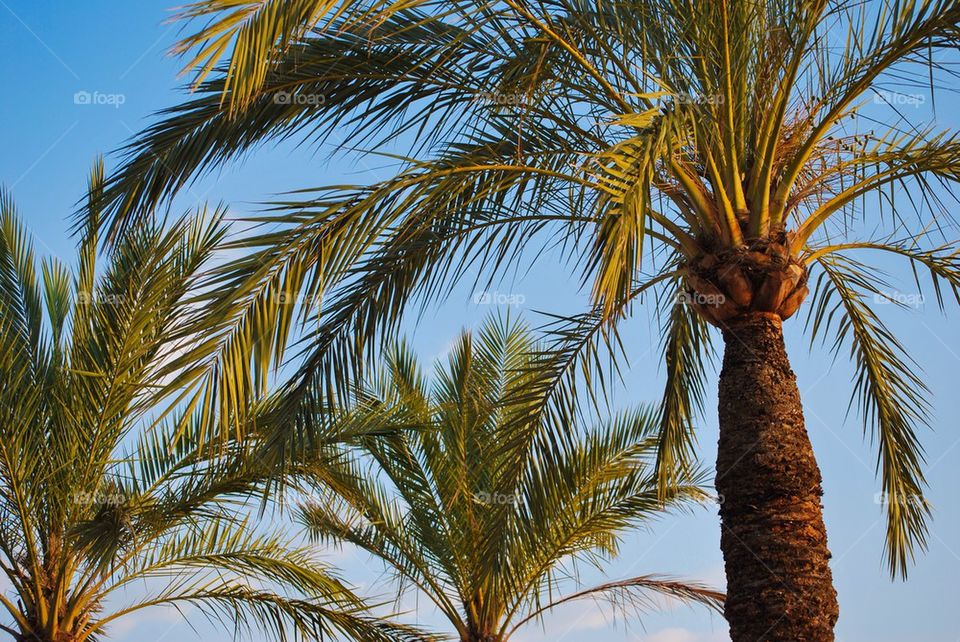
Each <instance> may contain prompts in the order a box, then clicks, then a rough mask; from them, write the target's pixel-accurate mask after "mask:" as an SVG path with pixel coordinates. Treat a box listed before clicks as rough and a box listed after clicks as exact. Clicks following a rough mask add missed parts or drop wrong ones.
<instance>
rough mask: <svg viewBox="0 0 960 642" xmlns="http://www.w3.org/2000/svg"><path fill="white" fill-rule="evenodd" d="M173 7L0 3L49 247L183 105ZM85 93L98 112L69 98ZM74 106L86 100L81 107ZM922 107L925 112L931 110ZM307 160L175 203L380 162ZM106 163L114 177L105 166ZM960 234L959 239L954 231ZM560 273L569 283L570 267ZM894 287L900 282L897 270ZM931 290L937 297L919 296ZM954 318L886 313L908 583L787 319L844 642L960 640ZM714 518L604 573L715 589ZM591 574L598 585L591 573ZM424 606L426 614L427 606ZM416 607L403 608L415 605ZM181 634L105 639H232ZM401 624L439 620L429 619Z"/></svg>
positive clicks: (556, 277) (266, 192)
mask: <svg viewBox="0 0 960 642" xmlns="http://www.w3.org/2000/svg"><path fill="white" fill-rule="evenodd" d="M174 4H175V2H174V1H173V0H136V1H129V0H127V1H122V0H87V1H85V2H51V3H45V2H36V1H35V0H0V42H2V47H3V49H2V54H3V55H2V57H0V86H2V87H3V91H2V93H0V141H2V143H0V148H2V154H0V183H2V184H3V185H5V186H7V187H8V188H11V189H12V190H13V192H14V196H15V198H16V200H17V202H18V204H19V208H20V212H21V215H22V216H23V218H24V220H25V221H26V222H27V224H28V225H29V227H30V228H31V229H32V231H33V233H34V235H35V238H36V241H37V245H38V249H39V250H40V251H42V252H46V253H50V254H56V255H60V256H64V257H66V258H67V259H70V258H71V257H72V251H73V240H72V239H71V238H70V237H69V234H68V231H67V227H68V223H67V217H68V216H69V214H70V213H71V212H72V211H73V209H74V207H75V204H76V202H77V201H78V199H80V198H81V196H82V194H83V187H84V183H85V180H86V175H87V172H88V170H89V167H90V164H91V163H92V161H93V159H94V158H95V157H96V155H97V154H100V153H107V154H109V152H111V151H112V150H115V149H117V148H118V147H119V146H120V145H121V144H122V143H123V142H124V141H125V140H126V139H127V138H128V137H130V136H131V135H132V134H134V133H135V132H136V131H137V130H138V129H140V128H141V127H142V126H143V125H144V124H146V123H147V122H149V117H150V114H151V113H152V112H154V111H155V110H157V109H160V108H162V107H165V106H168V105H171V104H174V103H176V102H177V101H179V100H181V99H182V98H183V93H182V91H181V85H182V80H181V79H178V78H177V71H178V62H177V61H176V60H174V59H171V58H169V57H168V56H166V50H167V49H168V47H169V46H170V45H171V44H172V43H173V42H174V40H175V38H176V36H177V30H178V26H176V25H170V24H165V21H166V20H167V18H168V17H169V16H170V12H169V7H170V6H172V5H174ZM77 92H88V93H89V94H90V95H91V96H93V99H92V100H91V101H90V102H91V103H94V104H77V102H76V101H75V94H77ZM937 99H938V101H940V102H938V114H937V115H938V124H939V125H940V126H942V127H953V128H956V127H957V126H958V122H960V118H958V115H957V108H958V107H960V104H958V102H957V100H956V99H955V98H954V99H952V100H951V99H950V98H949V97H941V96H940V95H938V96H937ZM80 102H82V100H81V101H80ZM929 106H930V105H929V103H928V104H926V105H925V106H924V107H923V109H929ZM314 151H315V150H306V149H296V148H293V147H292V146H290V145H284V146H281V147H273V146H267V147H265V148H263V149H261V150H258V151H257V152H255V153H254V154H252V155H250V157H249V158H247V159H245V161H244V162H243V163H238V164H234V165H231V166H230V167H229V168H227V169H225V170H224V171H222V172H220V173H219V174H217V175H215V176H212V177H209V178H207V179H204V180H202V181H200V182H199V183H198V184H197V185H195V186H194V187H192V188H191V189H190V190H189V191H188V192H187V193H185V194H183V195H182V196H181V197H180V198H179V199H178V201H177V204H178V206H182V207H184V208H187V207H192V206H194V205H195V204H196V203H198V202H201V201H204V200H206V201H209V202H211V203H217V202H221V201H222V202H225V203H228V204H230V206H231V209H232V211H233V212H234V213H236V214H243V213H249V212H253V211H255V210H256V202H258V201H260V200H263V199H265V198H268V197H269V196H270V195H271V194H275V193H278V192H282V191H284V190H287V189H293V188H298V187H305V186H318V185H323V184H332V183H342V182H366V181H372V180H376V179H378V178H383V176H381V175H380V174H381V173H382V172H379V171H378V169H377V167H376V166H375V164H374V163H370V164H364V163H362V162H361V163H357V164H356V165H353V164H344V163H343V162H342V161H336V162H333V163H328V162H326V161H325V160H324V158H325V157H324V156H323V155H322V154H316V153H313V152H314ZM115 166H116V162H115V161H114V162H113V163H111V162H110V157H109V156H108V170H109V168H110V167H115ZM957 236H958V234H957V233H956V230H954V238H957ZM899 267H900V269H899V270H898V271H897V272H896V273H894V277H893V282H894V284H895V285H896V286H897V288H898V291H899V292H901V293H905V294H913V293H915V292H916V287H915V286H914V285H913V283H912V281H911V280H910V278H909V274H908V273H907V271H906V270H905V269H903V268H904V266H902V265H901V266H899ZM567 272H572V270H569V271H567ZM564 273H565V271H564V270H558V269H556V267H555V266H554V265H553V261H552V260H547V261H544V262H543V263H541V264H539V265H538V266H535V267H534V268H533V269H532V270H531V271H529V272H528V273H525V274H523V275H522V276H520V277H518V278H517V279H515V280H512V281H511V282H509V283H502V284H497V286H496V290H497V291H498V292H500V293H504V294H513V295H522V296H515V297H514V298H513V299H512V301H514V302H517V301H520V300H522V304H518V305H516V306H514V307H516V308H517V311H518V312H521V313H523V314H524V315H526V317H527V318H529V319H530V321H531V322H532V323H534V324H536V323H538V321H539V320H538V318H537V315H536V314H535V312H534V311H535V310H547V311H553V312H574V311H578V310H581V309H582V308H583V303H584V297H583V296H582V294H577V291H578V290H577V282H576V281H575V280H568V279H566V278H565V277H564V276H563V274H564ZM898 276H899V277H902V278H897V277H898ZM473 294H474V292H473V291H472V288H467V287H464V288H461V289H460V290H458V291H457V292H456V293H454V295H453V296H452V297H451V298H450V300H449V301H448V302H447V303H446V304H444V305H443V306H440V307H438V308H437V309H436V310H435V311H434V310H431V311H430V312H428V313H427V314H425V315H424V316H423V317H422V318H421V319H420V321H419V327H414V326H413V325H411V328H410V329H411V332H412V333H413V336H414V340H415V345H416V346H417V349H418V351H419V352H420V353H421V354H422V355H423V358H424V359H432V358H436V357H438V356H440V355H442V354H443V353H444V352H445V351H446V349H447V346H448V345H449V344H450V342H451V341H452V339H453V338H454V337H455V335H456V334H457V332H458V331H459V330H460V329H462V328H464V327H470V326H473V325H476V324H477V323H479V322H480V320H482V318H483V316H484V315H485V314H486V313H487V312H489V311H490V306H483V305H477V304H475V303H474V297H473ZM928 294H929V293H928ZM958 312H960V311H958V310H956V306H954V307H953V308H948V313H949V314H950V315H951V317H952V321H948V320H946V319H945V318H944V317H943V316H942V315H941V314H940V313H939V311H938V310H937V308H936V306H935V305H934V304H932V303H929V302H928V303H926V304H920V305H918V306H917V309H916V310H912V311H910V312H909V313H905V312H899V311H895V310H893V306H886V308H885V309H881V313H883V314H884V318H885V319H886V320H888V321H889V322H890V323H891V325H892V327H893V328H894V329H895V330H896V331H897V332H898V333H899V336H901V337H902V339H903V341H904V343H905V344H906V345H907V347H908V349H909V351H910V355H911V356H912V357H913V358H914V359H916V360H917V361H918V362H919V363H920V364H922V366H923V368H924V373H925V374H924V377H925V380H926V381H927V382H928V385H929V386H930V388H931V390H932V393H933V399H932V402H933V408H934V413H933V422H932V424H933V425H932V429H931V430H928V431H924V432H923V434H922V441H923V443H924V445H925V446H926V449H927V453H928V460H929V465H928V466H927V472H928V478H929V482H930V486H931V489H930V493H929V498H930V500H931V501H932V503H933V505H934V521H933V523H932V525H931V534H930V550H929V551H928V552H927V553H926V554H925V555H923V556H922V557H920V559H919V560H918V561H917V563H916V564H915V566H914V567H913V568H912V569H911V574H910V580H909V582H908V583H903V582H891V581H890V579H889V576H888V574H887V571H886V569H885V567H884V565H883V563H882V560H881V551H882V546H883V536H884V523H883V512H882V507H881V506H880V505H879V504H878V503H877V502H876V499H875V497H876V495H877V493H878V491H879V483H878V481H877V480H876V477H875V451H874V449H873V448H872V447H871V445H870V444H869V443H868V441H865V440H864V437H863V429H862V423H861V421H860V419H859V418H858V417H856V416H855V415H850V416H848V415H847V406H848V401H849V396H850V391H851V381H850V380H851V368H850V367H849V364H848V363H846V362H845V361H844V357H845V354H841V355H840V356H841V358H840V359H839V360H838V361H836V362H834V361H833V359H832V357H831V355H830V354H829V350H827V349H823V348H821V347H820V346H815V347H814V349H813V350H812V351H811V350H810V348H809V345H808V341H807V340H806V339H805V337H804V336H803V334H802V316H803V315H802V313H801V315H800V316H799V317H798V319H799V320H798V321H796V322H792V323H789V324H787V326H788V330H787V343H788V349H789V351H790V353H791V356H792V358H793V362H794V369H795V371H796V373H797V376H798V379H799V385H800V389H801V392H802V394H803V398H804V408H805V411H806V416H807V426H808V429H809V431H810V435H811V439H812V441H813V445H814V448H815V450H816V452H817V455H818V458H819V461H820V465H821V467H822V469H823V476H824V488H825V491H826V494H825V496H824V507H825V515H826V522H827V528H828V532H829V537H830V547H831V549H832V551H833V554H834V559H833V572H834V577H835V580H836V584H837V588H838V591H839V594H840V604H841V616H840V623H839V625H838V639H839V640H841V641H843V642H861V641H863V642H866V641H870V642H903V641H905V640H909V641H910V642H960V609H958V608H957V580H956V578H957V577H960V501H958V499H957V496H956V492H957V489H958V488H960V466H958V464H960V431H958V430H957V424H958V421H957V418H958V417H960V394H958V393H957V390H958V386H957V382H958V370H960V325H958V322H960V315H958V314H957V313H958ZM656 330H657V328H656V324H655V323H654V322H653V321H652V317H651V316H650V314H649V312H648V311H647V310H644V309H640V310H639V312H638V314H637V315H636V318H635V320H634V321H633V322H632V323H631V324H630V326H629V329H628V331H627V333H626V335H625V339H626V341H627V346H628V350H629V353H630V354H629V356H630V359H631V369H630V371H629V374H628V376H627V382H626V384H627V385H626V386H625V388H624V390H623V391H622V393H621V394H620V395H619V399H620V400H621V401H622V402H623V403H643V402H649V401H653V400H655V399H656V396H657V394H658V392H659V390H660V389H661V386H662V383H661V376H660V375H661V374H662V373H661V369H660V366H659V364H658V360H657V355H658V347H657V342H658V337H657V332H656ZM715 393H716V391H715V386H714V387H713V388H712V389H711V391H710V394H711V395H712V397H711V401H710V402H709V403H708V413H707V416H706V417H705V418H704V420H703V425H702V430H701V432H700V448H701V454H702V458H703V461H704V462H706V463H708V464H712V462H713V459H714V456H715V444H716V436H717V434H716V433H717V430H716V417H715V411H714V409H715V402H714V401H713V399H714V398H715ZM719 536H720V532H719V521H718V517H717V515H716V509H715V507H709V508H703V509H700V510H698V511H697V512H695V513H694V514H693V515H682V516H665V517H664V518H663V519H662V520H660V521H659V522H657V523H656V524H654V525H653V527H652V528H651V529H650V530H649V531H648V532H639V533H636V534H632V535H630V536H629V537H628V538H627V541H626V544H625V546H624V550H623V555H622V556H621V558H620V559H619V560H617V561H615V562H614V563H612V564H611V566H610V569H609V573H608V577H609V578H611V579H612V578H622V577H628V576H630V575H636V574H643V573H663V574H669V575H675V576H684V577H692V578H697V579H700V580H703V581H706V582H709V583H712V584H715V585H718V586H719V585H722V581H723V573H722V559H721V556H720V552H719ZM331 560H333V561H335V562H336V563H337V564H339V565H341V566H342V569H343V574H344V575H345V576H346V577H347V578H348V579H351V580H353V581H354V582H355V583H356V584H357V585H360V586H366V587H370V589H369V590H370V591H371V592H374V593H377V592H380V593H381V594H382V593H383V592H385V590H386V589H385V587H384V584H383V582H382V579H380V580H379V581H378V578H380V574H379V569H378V567H377V565H376V563H375V562H373V561H371V560H369V559H367V558H365V557H364V556H362V555H360V554H357V553H354V552H349V551H348V552H342V553H337V552H332V553H331ZM594 577H599V576H598V575H594ZM421 604H422V603H421ZM415 605H416V603H415V602H414V601H412V600H411V601H409V602H407V603H406V604H405V606H408V607H409V608H411V609H412V608H414V607H415ZM187 616H188V618H189V620H190V622H189V624H188V623H184V622H183V621H182V618H181V617H180V615H179V614H177V613H176V612H170V611H157V612H153V613H144V614H143V615H140V616H137V617H136V618H132V619H130V620H128V621H126V622H124V623H122V624H120V625H118V626H116V627H115V628H114V630H113V639H114V640H116V641H117V642H160V641H161V640H163V641H165V642H174V641H176V642H192V641H193V640H204V641H205V642H220V641H221V640H224V641H225V640H229V639H230V635H229V634H228V633H224V632H219V631H218V630H217V629H215V628H212V627H210V626H209V625H208V624H207V623H206V622H205V621H204V620H203V619H202V618H200V617H198V616H197V615H196V614H195V613H194V614H191V613H187ZM410 617H411V618H417V617H419V618H420V620H421V621H422V622H435V621H436V618H435V617H434V616H433V615H432V614H431V613H430V612H429V611H428V610H426V609H424V610H423V611H421V612H419V613H418V614H412V615H411V616H410ZM520 639H521V640H523V641H524V642H538V641H541V640H543V641H546V640H565V641H567V642H574V641H580V640H584V641H586V642H591V641H599V640H604V641H616V640H626V641H632V642H640V641H646V642H720V641H723V640H728V639H729V638H728V637H727V635H726V631H725V626H724V623H723V621H722V619H721V618H719V617H718V616H715V615H714V616H711V615H708V614H706V613H705V612H703V611H700V610H692V609H689V608H685V607H683V608H679V609H675V610H672V611H669V612H667V613H662V614H657V615H651V616H649V617H646V618H644V619H643V620H642V621H631V622H629V623H624V622H622V621H619V620H618V621H616V622H614V621H612V620H611V618H610V616H609V614H607V613H606V612H605V611H604V610H603V609H602V608H600V607H599V606H594V605H584V606H583V607H571V608H570V609H566V610H564V611H563V612H562V613H559V614H557V615H555V616H554V617H552V618H550V619H549V620H548V621H547V622H546V625H545V629H544V631H541V630H539V629H537V627H532V628H531V629H530V630H528V631H525V632H524V633H523V635H522V636H521V638H520Z"/></svg>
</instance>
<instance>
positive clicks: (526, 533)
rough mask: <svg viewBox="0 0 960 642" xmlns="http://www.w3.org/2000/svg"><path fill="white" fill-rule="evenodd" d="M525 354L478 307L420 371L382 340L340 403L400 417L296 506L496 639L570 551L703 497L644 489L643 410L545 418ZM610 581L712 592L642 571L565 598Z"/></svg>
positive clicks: (650, 479) (321, 528)
mask: <svg viewBox="0 0 960 642" xmlns="http://www.w3.org/2000/svg"><path fill="white" fill-rule="evenodd" d="M540 354H542V352H540V351H539V350H537V349H536V346H535V345H534V344H533V343H532V339H531V337H530V335H529V333H528V331H526V330H525V329H524V328H523V326H521V325H519V324H517V323H515V322H510V321H508V320H502V319H500V320H498V319H493V320H490V321H488V322H487V323H486V324H485V325H484V327H483V328H482V329H481V330H480V331H478V332H477V333H476V334H472V335H471V334H465V335H464V336H463V337H461V339H460V340H459V341H458V342H457V343H456V344H455V345H454V347H453V348H452V350H451V352H450V356H449V359H448V361H447V363H445V364H438V368H437V371H436V374H435V376H434V377H433V382H432V385H430V384H429V383H428V382H427V381H426V379H425V378H424V377H423V375H422V374H421V373H420V371H419V368H418V367H417V365H416V362H415V361H414V359H413V358H412V356H411V354H410V352H409V350H408V349H406V348H405V347H404V346H403V345H402V344H401V345H399V346H398V347H396V348H394V349H393V350H392V351H391V352H390V354H389V356H388V358H387V360H386V362H385V365H384V368H383V370H382V371H381V372H379V373H378V374H377V375H376V376H373V377H372V378H371V380H370V382H369V383H368V385H367V386H365V387H364V388H363V390H362V391H360V392H358V393H357V394H356V395H355V397H354V399H355V402H354V404H353V405H352V406H351V407H350V408H348V409H346V410H344V411H342V415H341V416H342V417H343V421H345V422H347V423H348V424H352V423H354V422H357V421H361V422H363V423H365V424H370V423H380V424H382V425H383V426H384V427H385V428H390V427H396V428H400V429H401V430H394V434H392V435H389V436H381V437H371V438H369V439H368V440H367V442H366V445H367V449H368V451H369V453H370V457H371V458H372V460H373V462H374V466H373V468H372V471H373V477H369V476H368V477H367V478H361V477H358V478H357V481H356V483H355V485H354V486H353V487H352V488H348V489H342V490H341V491H340V492H338V493H335V494H329V495H325V496H324V497H323V498H322V499H320V500H317V501H315V502H311V503H308V504H307V505H306V506H305V508H304V512H303V519H304V521H305V523H306V524H307V525H308V526H309V527H311V529H312V532H313V533H314V535H315V537H317V538H318V539H321V540H326V541H334V542H349V543H351V544H353V545H355V546H358V547H360V548H361V549H363V550H365V551H367V552H369V553H371V554H372V555H374V556H376V557H378V558H379V559H380V560H381V561H382V562H383V563H384V564H386V565H387V566H388V567H389V568H391V569H392V570H393V571H394V572H395V574H396V576H397V579H398V581H399V583H400V585H401V587H402V586H411V587H414V588H415V589H417V590H419V591H421V592H422V593H423V594H424V595H425V596H426V597H427V598H428V599H430V600H431V601H432V602H433V603H434V604H436V606H437V608H438V609H439V610H440V611H441V612H442V613H443V614H444V615H445V616H446V618H447V619H448V620H449V621H450V624H451V626H452V627H453V628H454V630H455V631H456V632H457V634H459V635H461V636H462V635H464V634H466V633H471V634H478V633H479V634H482V635H495V636H497V637H498V638H500V639H504V640H505V639H508V637H509V635H511V634H512V633H513V632H514V630H515V629H516V628H517V626H518V625H520V624H522V623H524V622H526V621H529V620H531V619H535V618H537V617H539V616H540V615H541V614H542V613H543V612H545V611H546V610H548V609H549V608H551V606H555V605H556V604H554V605H547V604H546V602H545V600H548V599H549V598H548V597H547V596H549V595H553V594H555V591H556V590H557V589H558V588H559V587H561V586H562V585H563V580H562V578H563V577H565V576H566V575H567V574H568V573H573V572H574V568H573V566H572V563H573V561H574V560H575V559H580V560H590V561H592V562H594V563H598V564H599V563H602V562H603V561H604V560H607V559H609V558H610V557H612V556H615V555H616V552H617V548H618V539H619V535H620V533H622V532H623V531H624V530H625V529H626V528H628V527H630V526H631V525H637V524H643V523H645V522H647V521H648V520H649V519H652V518H653V517H654V516H655V515H657V514H658V513H659V511H660V510H662V509H663V508H665V507H681V506H683V505H684V504H685V503H686V502H687V501H689V500H696V499H700V498H702V497H703V496H704V495H703V492H702V491H701V490H700V489H699V488H698V486H697V483H698V481H697V480H696V479H695V478H692V477H689V476H688V477H686V478H685V479H684V480H683V481H682V483H678V484H677V485H676V486H674V487H673V490H672V492H671V493H670V494H668V495H667V496H666V497H663V498H661V497H660V495H659V492H658V486H657V483H656V474H655V472H654V471H653V466H652V464H653V461H652V455H653V450H654V446H655V443H656V439H655V437H654V436H653V434H652V433H653V431H654V428H655V422H654V416H653V414H652V413H651V412H649V411H644V410H640V411H632V412H624V413H621V414H619V415H617V416H616V417H614V418H612V419H610V420H609V421H608V422H605V423H604V424H603V425H602V426H598V427H596V428H593V429H584V428H582V427H581V426H582V424H567V425H565V426H555V425H554V424H552V423H551V422H550V421H549V420H548V419H547V417H548V415H549V413H550V411H549V409H548V408H547V406H546V405H545V404H543V403H542V400H541V399H538V398H537V397H538V395H539V394H543V391H544V387H543V386H542V385H540V384H539V382H538V379H539V378H543V377H549V373H545V372H542V371H538V370H537V369H535V368H531V367H530V362H531V360H534V361H536V360H538V359H539V358H540V357H539V355H540ZM528 388H529V391H528ZM538 391H539V392H538ZM555 431H563V433H564V434H562V435H552V434H551V433H553V432H555ZM691 473H694V471H691ZM694 474H695V473H694ZM574 574H575V573H574ZM616 592H619V593H620V594H621V597H623V596H625V595H629V596H630V599H629V600H626V602H629V603H630V604H631V605H632V606H633V607H637V608H639V607H641V606H647V607H650V606H652V605H653V604H655V601H653V602H650V601H647V602H645V601H644V595H648V596H649V594H650V593H651V592H652V593H657V592H660V593H665V594H669V595H671V596H673V597H677V598H679V599H682V600H687V601H693V602H700V603H703V604H706V605H708V606H711V607H713V608H718V607H719V604H720V601H721V600H722V595H720V594H719V593H716V592H713V591H711V590H709V589H706V588H705V587H702V586H699V585H694V584H685V583H671V582H662V583H661V582H658V581H657V580H655V579H654V578H651V577H641V578H632V579H629V580H626V581H624V582H620V583H616V584H610V585H604V586H600V587H594V588H592V589H587V591H585V592H584V594H582V595H580V597H583V596H585V595H586V593H591V594H613V593H616ZM575 597H577V596H573V597H569V598H567V600H570V599H575ZM618 603H623V602H621V601H620V600H618Z"/></svg>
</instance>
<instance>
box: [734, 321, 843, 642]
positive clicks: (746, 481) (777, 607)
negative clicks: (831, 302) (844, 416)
mask: <svg viewBox="0 0 960 642" xmlns="http://www.w3.org/2000/svg"><path fill="white" fill-rule="evenodd" d="M723 336H724V343H725V351H724V357H723V370H722V372H721V375H720V390H719V397H720V442H719V449H718V453H717V481H716V487H717V493H718V494H719V496H720V498H721V504H720V517H721V524H722V526H721V528H722V533H721V540H720V546H721V549H722V550H723V558H724V562H725V564H726V575H727V602H726V607H725V615H726V619H727V621H728V623H729V624H730V637H731V639H732V640H733V642H761V641H763V642H774V641H775V642H827V641H832V640H833V639H834V636H833V627H834V625H835V624H836V621H837V617H838V615H839V607H838V605H837V593H836V591H835V590H834V588H833V578H832V575H831V573H830V566H829V560H830V551H829V550H827V533H826V529H825V528H824V525H823V511H822V507H821V504H820V496H821V495H822V494H823V491H822V490H821V486H820V481H821V478H820V469H819V468H818V467H817V462H816V459H815V458H814V456H813V449H812V448H811V446H810V439H809V438H808V437H807V431H806V428H805V426H804V422H803V408H802V406H801V404H800V392H799V390H798V389H797V383H796V377H795V376H794V374H793V371H792V370H791V369H790V362H789V360H788V358H787V352H786V349H785V347H784V343H783V330H782V326H781V320H780V317H779V316H778V315H776V314H770V313H754V314H748V315H745V316H743V317H740V318H739V319H737V320H736V321H734V322H733V323H731V324H728V325H726V327H724V331H723Z"/></svg>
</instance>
